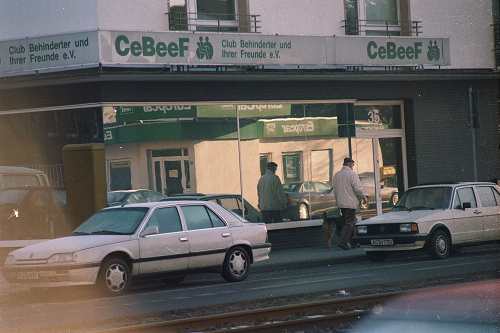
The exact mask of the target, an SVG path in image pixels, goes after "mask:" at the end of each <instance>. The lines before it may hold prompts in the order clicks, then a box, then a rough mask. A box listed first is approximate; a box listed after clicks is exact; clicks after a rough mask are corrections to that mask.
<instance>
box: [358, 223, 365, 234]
mask: <svg viewBox="0 0 500 333" xmlns="http://www.w3.org/2000/svg"><path fill="white" fill-rule="evenodd" d="M356 233H357V234H366V233H368V227H367V226H366V225H357V226H356Z"/></svg>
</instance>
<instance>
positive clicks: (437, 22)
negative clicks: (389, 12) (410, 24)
mask: <svg viewBox="0 0 500 333" xmlns="http://www.w3.org/2000/svg"><path fill="white" fill-rule="evenodd" d="M411 20H412V21H422V26H423V32H424V33H423V34H422V37H449V38H450V44H451V45H450V48H451V66H450V68H493V67H494V64H495V62H494V53H493V51H492V50H493V49H494V44H493V38H494V37H493V27H491V24H493V16H492V1H491V0H452V1H444V0H441V1H436V0H418V1H415V0H414V1H412V2H411Z"/></svg>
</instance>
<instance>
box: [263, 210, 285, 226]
mask: <svg viewBox="0 0 500 333" xmlns="http://www.w3.org/2000/svg"><path fill="white" fill-rule="evenodd" d="M262 222H265V223H273V222H283V217H282V216H281V211H279V210H263V211H262Z"/></svg>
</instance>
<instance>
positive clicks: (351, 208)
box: [333, 157, 367, 250]
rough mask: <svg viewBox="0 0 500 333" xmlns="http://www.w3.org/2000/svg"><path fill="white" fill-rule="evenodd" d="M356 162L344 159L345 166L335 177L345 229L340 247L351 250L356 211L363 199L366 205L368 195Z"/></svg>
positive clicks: (335, 189) (335, 186)
mask: <svg viewBox="0 0 500 333" xmlns="http://www.w3.org/2000/svg"><path fill="white" fill-rule="evenodd" d="M353 168H354V161H353V160H352V159H351V158H349V157H347V158H344V165H343V167H342V169H341V170H340V171H338V172H337V173H335V176H333V192H334V195H335V200H337V204H338V206H339V208H340V213H341V214H342V217H343V218H344V228H343V229H342V232H341V234H340V237H339V247H340V248H342V249H344V250H349V248H350V247H349V244H348V242H349V239H350V238H351V235H352V231H353V229H354V224H356V209H357V208H358V205H359V200H360V199H361V200H362V201H363V203H364V204H366V202H367V199H366V194H365V191H364V189H363V185H361V182H360V181H359V177H358V175H357V174H356V172H354V170H353Z"/></svg>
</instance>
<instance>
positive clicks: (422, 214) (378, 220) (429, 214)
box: [357, 209, 450, 225]
mask: <svg viewBox="0 0 500 333" xmlns="http://www.w3.org/2000/svg"><path fill="white" fill-rule="evenodd" d="M449 214H450V213H449V211H448V210H442V209H436V210H412V211H397V212H388V213H385V214H382V215H378V216H374V217H371V218H369V219H366V220H363V221H362V222H359V223H357V224H360V225H361V224H382V223H405V222H416V223H418V222H429V221H435V220H441V219H446V218H449Z"/></svg>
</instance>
